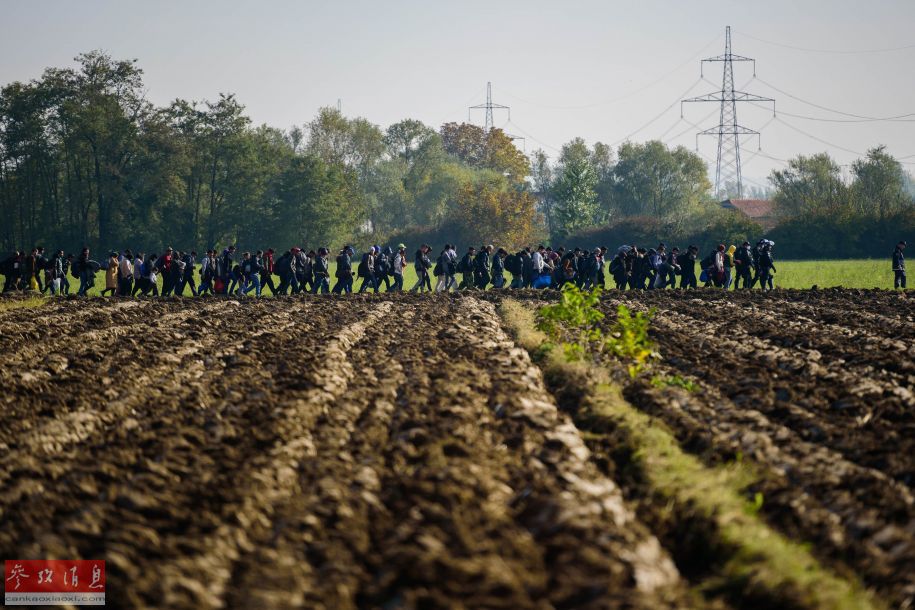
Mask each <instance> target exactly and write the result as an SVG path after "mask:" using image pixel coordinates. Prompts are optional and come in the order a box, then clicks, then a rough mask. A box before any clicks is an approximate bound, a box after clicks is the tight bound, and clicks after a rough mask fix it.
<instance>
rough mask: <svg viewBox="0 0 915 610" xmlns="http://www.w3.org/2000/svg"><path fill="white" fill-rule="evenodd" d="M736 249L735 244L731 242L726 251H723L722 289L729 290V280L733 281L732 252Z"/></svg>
mask: <svg viewBox="0 0 915 610" xmlns="http://www.w3.org/2000/svg"><path fill="white" fill-rule="evenodd" d="M736 251H737V246H735V245H734V244H731V245H730V246H729V247H728V249H727V252H725V253H724V289H725V290H729V289H730V288H731V282H732V281H733V277H734V274H733V271H734V252H736Z"/></svg>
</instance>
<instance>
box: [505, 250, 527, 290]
mask: <svg viewBox="0 0 915 610" xmlns="http://www.w3.org/2000/svg"><path fill="white" fill-rule="evenodd" d="M503 265H504V267H505V271H508V272H509V273H510V274H511V276H512V279H511V282H509V284H508V287H509V288H520V287H521V284H522V281H523V280H522V279H521V269H522V266H523V263H522V262H521V253H520V252H512V253H510V254H506V256H505V259H504V261H503Z"/></svg>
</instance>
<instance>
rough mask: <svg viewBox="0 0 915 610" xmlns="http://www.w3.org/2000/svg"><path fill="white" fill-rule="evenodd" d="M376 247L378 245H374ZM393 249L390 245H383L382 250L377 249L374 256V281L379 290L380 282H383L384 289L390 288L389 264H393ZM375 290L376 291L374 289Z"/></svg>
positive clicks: (388, 289) (388, 290) (387, 290)
mask: <svg viewBox="0 0 915 610" xmlns="http://www.w3.org/2000/svg"><path fill="white" fill-rule="evenodd" d="M375 247H376V248H378V246H375ZM393 256H394V254H393V250H391V246H385V248H384V250H381V251H379V253H378V256H376V257H375V282H376V283H377V287H378V290H381V284H382V283H384V291H385V292H390V290H391V277H390V275H391V265H392V264H393ZM376 292H377V291H376Z"/></svg>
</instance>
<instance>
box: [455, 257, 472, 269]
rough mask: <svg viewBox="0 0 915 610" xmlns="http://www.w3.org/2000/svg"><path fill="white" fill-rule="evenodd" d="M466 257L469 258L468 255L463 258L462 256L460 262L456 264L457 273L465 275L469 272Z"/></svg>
mask: <svg viewBox="0 0 915 610" xmlns="http://www.w3.org/2000/svg"><path fill="white" fill-rule="evenodd" d="M468 256H470V255H469V254H467V255H465V256H464V257H463V258H461V260H460V261H459V262H458V264H457V271H458V273H467V272H469V271H470V269H468V267H469V265H468V264H467V257H468Z"/></svg>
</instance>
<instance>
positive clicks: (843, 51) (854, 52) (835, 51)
mask: <svg viewBox="0 0 915 610" xmlns="http://www.w3.org/2000/svg"><path fill="white" fill-rule="evenodd" d="M738 33H739V34H740V35H741V36H746V37H747V38H751V39H753V40H756V41H758V42H762V43H764V44H770V45H772V46H775V47H783V48H785V49H793V50H795V51H804V52H807V53H832V54H835V55H860V54H867V53H893V52H895V51H904V50H906V49H915V44H908V45H903V46H901V47H888V48H885V49H860V50H851V49H813V48H810V47H799V46H795V45H790V44H784V43H781V42H775V41H772V40H766V39H765V38H759V37H758V36H752V35H750V34H747V33H746V32H738Z"/></svg>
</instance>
